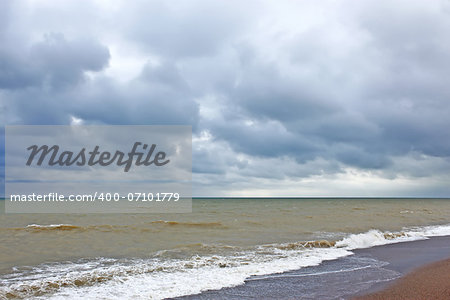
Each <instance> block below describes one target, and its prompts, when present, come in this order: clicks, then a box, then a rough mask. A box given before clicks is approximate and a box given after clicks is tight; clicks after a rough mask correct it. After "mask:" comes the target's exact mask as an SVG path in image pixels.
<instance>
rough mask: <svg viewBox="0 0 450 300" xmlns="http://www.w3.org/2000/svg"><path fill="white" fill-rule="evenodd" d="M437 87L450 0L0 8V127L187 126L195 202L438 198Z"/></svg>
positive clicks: (441, 159)
mask: <svg viewBox="0 0 450 300" xmlns="http://www.w3.org/2000/svg"><path fill="white" fill-rule="evenodd" d="M244 2H245V3H244ZM449 82H450V1H414V0H408V1H406V0H405V1H395V2H393V1H387V0H386V1H380V0H377V1H320V3H319V2H318V1H288V0H286V1H270V2H269V1H209V0H204V1H200V0H189V1H131V2H130V1H79V0H76V1H75V0H74V1H37V0H34V1H2V2H1V3H0V119H1V121H2V124H80V123H82V124H190V125H192V126H193V133H194V140H193V172H194V176H193V180H194V189H193V194H194V195H196V196H238V195H242V196H435V197H450V185H449V180H450V117H449V116H450V84H449ZM0 140H1V139H0ZM2 148H3V147H2ZM1 151H3V150H1ZM1 156H2V157H3V155H1ZM2 164H4V162H2ZM1 177H2V178H4V174H1Z"/></svg>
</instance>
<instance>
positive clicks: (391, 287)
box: [352, 258, 450, 300]
mask: <svg viewBox="0 0 450 300" xmlns="http://www.w3.org/2000/svg"><path fill="white" fill-rule="evenodd" d="M449 283H450V258H448V259H445V260H441V261H438V262H434V263H431V264H428V265H426V266H422V267H420V268H418V269H415V270H413V271H412V272H409V273H408V274H406V275H404V276H402V277H401V278H399V279H397V280H395V281H394V282H392V283H390V284H388V285H387V286H386V288H384V289H382V290H380V291H377V292H373V293H368V294H366V295H363V296H357V297H354V298H352V300H381V299H393V300H395V299H417V300H421V299H424V300H425V299H450V284H449Z"/></svg>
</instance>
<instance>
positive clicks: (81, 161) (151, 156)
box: [26, 142, 170, 172]
mask: <svg viewBox="0 0 450 300" xmlns="http://www.w3.org/2000/svg"><path fill="white" fill-rule="evenodd" d="M141 145H142V146H141ZM156 147H157V145H156V144H152V145H151V146H150V147H149V145H148V144H142V143H141V142H135V143H134V145H133V148H132V149H131V151H130V152H128V153H126V154H127V155H125V153H124V152H122V151H119V150H117V151H115V153H114V154H112V153H111V152H109V151H103V152H100V151H99V149H100V146H95V147H94V149H93V150H92V151H89V152H88V153H87V154H86V148H82V149H81V150H80V151H79V152H78V153H77V154H75V153H74V152H72V151H63V152H61V153H60V154H59V150H60V147H59V146H58V145H53V146H52V147H49V146H48V145H42V146H40V147H39V146H38V145H32V146H30V147H28V148H27V150H28V151H31V152H30V155H29V157H28V160H27V162H26V165H27V166H31V165H32V163H33V160H34V159H35V157H36V156H37V155H38V154H39V153H40V156H39V158H38V159H37V162H36V165H37V166H41V165H42V163H43V162H44V161H45V159H46V158H47V156H48V155H49V154H50V158H49V159H48V160H47V165H48V166H56V165H59V166H71V165H74V164H75V165H76V166H85V165H86V164H87V165H88V166H94V165H97V164H98V165H100V166H103V167H105V166H109V165H111V164H113V163H114V162H115V163H116V164H117V166H124V170H123V171H124V172H128V171H129V170H130V168H131V166H132V165H133V162H134V165H135V166H142V165H144V166H150V165H152V164H153V165H155V166H157V167H160V166H164V165H166V164H168V163H169V162H170V160H169V159H166V156H167V155H166V152H164V151H158V152H156V153H155V150H156ZM138 148H142V152H140V151H138ZM145 151H146V155H145V158H144V154H145ZM58 154H59V155H58Z"/></svg>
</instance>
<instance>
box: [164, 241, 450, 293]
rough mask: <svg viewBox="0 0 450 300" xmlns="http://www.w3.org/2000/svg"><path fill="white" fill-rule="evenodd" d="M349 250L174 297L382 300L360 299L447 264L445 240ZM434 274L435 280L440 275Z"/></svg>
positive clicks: (449, 258) (449, 257) (449, 250)
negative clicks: (423, 270) (408, 276)
mask: <svg viewBox="0 0 450 300" xmlns="http://www.w3.org/2000/svg"><path fill="white" fill-rule="evenodd" d="M352 252H353V253H354V254H352V255H350V256H346V257H341V258H338V259H335V260H329V261H323V262H322V263H321V264H320V265H317V266H311V267H305V268H302V269H299V270H295V271H290V272H284V273H280V274H272V275H269V276H264V277H263V278H260V277H254V278H248V279H247V280H246V281H245V283H244V284H242V285H238V286H234V287H228V288H222V289H220V290H209V291H204V292H202V293H200V294H195V295H187V296H182V297H176V298H173V299H227V300H228V299H245V298H255V299H360V300H365V299H370V300H371V299H386V298H364V297H368V295H372V294H373V293H378V292H380V291H384V290H385V289H386V288H390V287H391V286H393V285H394V286H395V284H396V283H397V282H401V281H402V278H404V277H405V275H406V274H409V273H410V272H411V271H413V270H416V269H418V268H428V266H429V265H430V264H433V263H437V264H438V265H439V263H440V262H442V261H450V236H441V237H431V238H429V239H425V240H416V241H409V242H400V243H394V244H387V245H380V246H374V247H372V248H366V249H357V250H353V251H352ZM355 266H356V267H355ZM420 270H421V269H420ZM449 273H450V272H449ZM435 274H436V276H437V278H439V276H438V275H439V274H442V272H441V273H439V272H435ZM414 276H416V275H414ZM414 278H416V277H414ZM435 281H438V280H435ZM444 282H445V281H444ZM396 291H397V290H396ZM427 293H428V294H429V293H430V292H429V291H428V292H427ZM431 296H433V295H431ZM387 299H395V298H387ZM397 299H411V298H401V297H400V298H397ZM413 299H414V298H413ZM418 299H421V298H418ZM428 299H430V297H428ZM431 299H433V298H431ZM434 299H440V298H434Z"/></svg>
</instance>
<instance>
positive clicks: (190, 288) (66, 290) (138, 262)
mask: <svg viewBox="0 0 450 300" xmlns="http://www.w3.org/2000/svg"><path fill="white" fill-rule="evenodd" d="M445 235H450V224H448V225H442V226H427V227H415V228H409V229H404V230H403V231H399V232H382V231H380V230H376V229H373V230H369V231H368V232H365V233H359V234H350V235H348V236H347V237H345V238H343V239H342V240H340V241H338V242H336V245H335V246H334V247H329V248H302V247H294V248H293V249H289V248H285V247H282V246H283V245H279V244H278V245H263V246H259V247H255V248H253V250H245V251H244V250H241V251H238V250H236V249H233V251H231V253H230V254H227V255H214V253H211V254H210V255H203V256H192V257H187V258H185V259H172V258H167V257H166V258H163V257H158V256H155V257H152V258H149V259H127V260H118V259H104V258H102V259H98V260H90V261H80V262H77V263H64V264H63V263H60V264H52V265H43V266H40V267H37V268H34V269H33V271H31V272H30V269H28V270H26V272H22V273H20V272H17V273H16V274H10V275H9V276H8V277H3V278H0V283H1V285H0V298H1V295H2V292H3V293H4V292H7V291H8V290H9V291H11V290H15V291H17V290H20V288H21V287H22V288H24V290H25V292H26V291H27V288H28V287H32V288H33V287H37V288H40V287H45V286H47V287H52V286H59V288H58V289H56V290H51V288H50V290H48V291H46V292H50V293H47V294H45V295H44V296H40V297H34V298H40V299H79V298H83V299H128V298H134V299H163V298H168V297H177V296H183V295H191V294H197V293H200V292H202V291H206V290H214V289H220V288H223V287H231V286H236V285H239V284H243V283H244V281H245V280H246V279H248V278H249V277H251V276H254V275H258V276H261V275H263V276H264V275H268V274H277V273H282V272H286V271H290V270H296V269H300V268H303V267H307V266H315V265H318V264H320V263H322V262H323V261H325V260H332V259H337V258H340V257H344V256H347V255H350V254H352V252H351V250H353V249H358V248H368V247H373V246H377V245H384V244H390V243H398V242H404V241H412V240H419V239H426V238H428V237H432V236H445ZM80 281H81V282H84V284H83V285H81V286H76V285H77V284H76V282H80ZM30 290H33V289H30ZM52 293H53V294H52ZM28 297H33V295H29V296H28Z"/></svg>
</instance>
